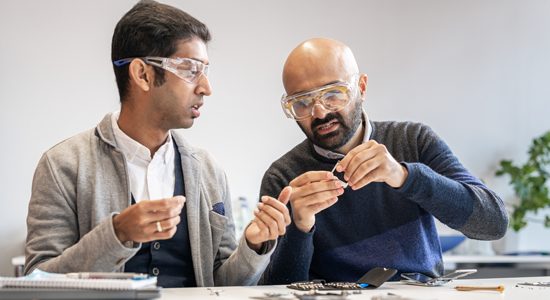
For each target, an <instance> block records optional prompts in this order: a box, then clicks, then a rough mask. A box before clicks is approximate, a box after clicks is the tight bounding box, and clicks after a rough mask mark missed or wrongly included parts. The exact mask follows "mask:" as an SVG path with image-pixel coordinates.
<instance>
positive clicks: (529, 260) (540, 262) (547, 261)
mask: <svg viewBox="0 0 550 300" xmlns="http://www.w3.org/2000/svg"><path fill="white" fill-rule="evenodd" d="M443 263H444V265H445V270H446V271H448V270H456V269H464V268H466V269H472V268H474V269H479V270H478V271H480V272H479V274H478V275H481V273H482V270H481V269H482V268H487V267H489V268H490V267H491V266H497V265H498V266H503V265H507V266H509V268H515V269H516V270H528V269H531V270H533V269H538V270H541V271H531V272H530V273H531V274H530V275H527V276H538V275H550V255H519V256H518V255H443ZM494 270H496V272H499V269H496V268H495V269H494ZM501 271H502V272H503V273H502V274H500V275H498V274H496V275H493V276H489V277H496V276H499V277H517V276H522V275H519V274H515V275H512V276H506V274H504V272H512V274H513V273H514V272H513V270H512V271H510V269H508V270H505V269H502V270H501ZM518 272H519V271H518ZM523 276H525V275H523ZM478 278H479V277H478ZM549 281H550V280H549ZM549 299H550V298H549Z"/></svg>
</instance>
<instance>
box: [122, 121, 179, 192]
mask: <svg viewBox="0 0 550 300" xmlns="http://www.w3.org/2000/svg"><path fill="white" fill-rule="evenodd" d="M119 116H120V111H117V112H114V113H113V117H112V119H111V121H112V123H113V131H114V134H115V140H116V143H117V146H118V148H119V149H120V150H122V152H123V153H124V156H125V157H126V162H127V163H128V173H129V174H128V175H129V177H130V191H132V195H133V196H134V199H135V201H136V203H138V202H140V201H142V200H160V199H164V198H171V197H173V196H174V185H175V181H176V174H175V172H174V171H175V170H174V155H175V154H174V144H173V142H172V135H171V134H170V132H168V138H167V140H166V142H165V143H164V144H163V145H162V146H161V147H160V148H159V149H158V150H157V152H155V155H154V156H153V158H151V151H149V149H148V148H147V147H145V146H143V145H141V144H140V143H138V142H136V141H134V140H133V139H132V138H130V137H129V136H128V135H126V134H125V133H124V132H123V131H122V130H120V127H118V123H117V122H118V117H119Z"/></svg>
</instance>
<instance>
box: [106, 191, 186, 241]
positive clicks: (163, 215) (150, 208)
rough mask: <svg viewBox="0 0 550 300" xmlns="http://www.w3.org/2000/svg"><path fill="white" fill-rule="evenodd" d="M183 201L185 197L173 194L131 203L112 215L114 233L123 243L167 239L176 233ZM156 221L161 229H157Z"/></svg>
mask: <svg viewBox="0 0 550 300" xmlns="http://www.w3.org/2000/svg"><path fill="white" fill-rule="evenodd" d="M184 203H185V197H183V196H175V197H172V198H166V199H161V200H154V201H140V202H139V203H137V204H134V205H131V206H129V207H127V208H126V209H125V210H123V211H122V212H121V213H120V214H119V215H116V216H114V217H113V227H114V228H115V234H116V236H117V238H118V239H119V241H120V242H121V243H123V244H124V243H125V242H128V241H134V242H140V243H146V242H150V241H154V240H166V239H169V238H171V237H172V236H174V233H176V225H178V224H179V222H180V213H181V209H182V208H183V205H184ZM157 222H159V225H160V228H161V229H162V231H159V226H158V225H157Z"/></svg>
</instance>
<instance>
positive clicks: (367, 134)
mask: <svg viewBox="0 0 550 300" xmlns="http://www.w3.org/2000/svg"><path fill="white" fill-rule="evenodd" d="M362 111H363V121H364V122H365V124H366V126H367V130H365V136H364V137H363V143H366V142H368V141H369V140H370V135H371V133H372V126H371V125H370V122H369V116H367V113H366V112H365V110H364V109H363V110H362ZM313 148H314V149H315V151H316V152H317V153H319V154H320V155H321V156H323V157H326V158H329V159H342V158H344V157H345V155H344V154H341V153H337V152H333V151H330V150H327V149H323V148H321V147H319V146H317V145H315V144H313Z"/></svg>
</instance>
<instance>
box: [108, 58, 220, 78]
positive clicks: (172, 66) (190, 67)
mask: <svg viewBox="0 0 550 300" xmlns="http://www.w3.org/2000/svg"><path fill="white" fill-rule="evenodd" d="M134 59H141V60H142V61H143V62H144V63H146V64H149V65H152V66H156V67H159V68H162V69H164V70H167V71H170V72H172V73H174V74H175V75H176V76H178V77H179V78H181V79H183V80H185V81H187V82H189V83H197V81H199V79H200V78H201V75H202V74H204V75H205V76H208V67H209V66H208V65H205V64H203V63H202V62H200V61H198V60H194V59H190V58H175V59H173V58H166V57H156V56H147V57H134V58H124V59H120V60H117V61H115V62H114V64H115V65H116V66H122V65H125V64H128V63H130V62H131V61H132V60H134Z"/></svg>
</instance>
